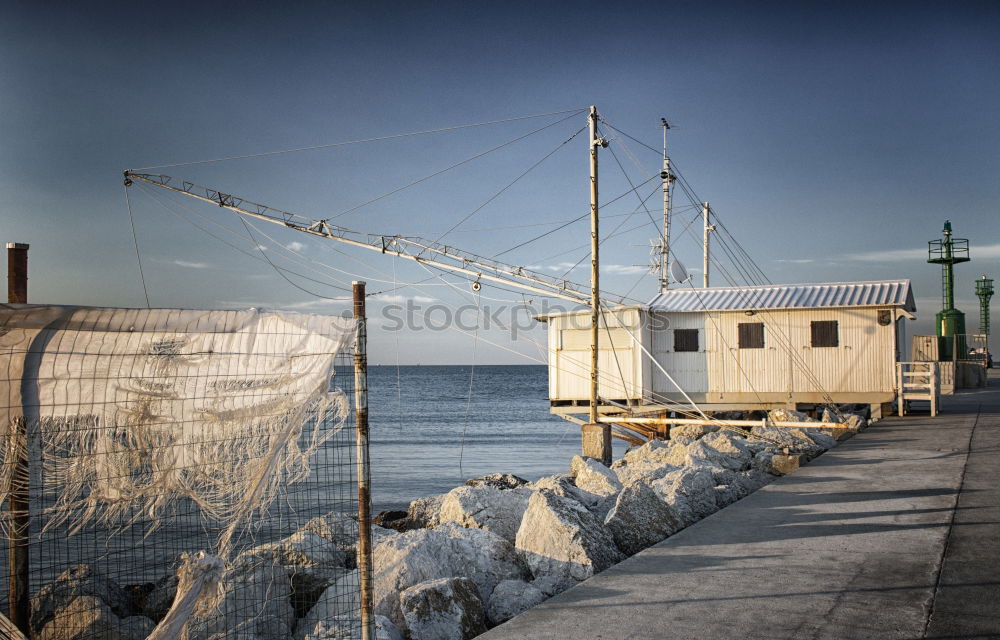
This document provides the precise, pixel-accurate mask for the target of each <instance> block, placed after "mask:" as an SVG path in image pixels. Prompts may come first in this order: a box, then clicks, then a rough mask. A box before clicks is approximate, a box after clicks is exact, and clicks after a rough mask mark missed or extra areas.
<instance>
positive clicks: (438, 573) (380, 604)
mask: <svg viewBox="0 0 1000 640" xmlns="http://www.w3.org/2000/svg"><path fill="white" fill-rule="evenodd" d="M373 556H374V564H375V572H374V577H375V588H374V600H375V613H378V614H380V615H384V616H386V617H388V618H389V619H390V620H392V621H393V622H394V623H395V624H397V625H399V626H400V627H403V626H404V622H403V617H402V612H401V611H400V609H399V597H398V595H399V593H400V592H401V591H403V590H404V589H406V588H408V587H411V586H413V585H415V584H419V583H421V582H426V581H428V580H436V579H438V578H452V577H456V576H464V577H468V578H469V579H471V580H472V581H473V582H474V583H475V585H476V586H477V588H478V589H479V593H480V596H481V597H482V594H487V597H488V594H491V593H493V588H494V587H496V585H497V583H499V582H500V581H501V580H507V579H521V578H525V577H527V576H528V571H527V568H526V567H525V566H524V563H523V562H522V561H521V559H520V558H519V557H518V554H517V553H516V552H515V550H514V547H513V546H512V545H511V544H510V543H509V542H507V541H506V540H504V539H503V538H501V537H500V536H498V535H497V534H495V533H492V532H490V531H485V530H483V529H465V528H463V527H460V526H458V525H457V524H455V523H454V522H447V523H444V524H442V525H441V526H440V527H438V528H436V529H417V530H414V531H407V532H406V533H401V534H398V535H395V536H391V537H387V538H384V539H383V540H382V541H380V542H379V544H378V545H377V546H376V547H375V551H374V554H373ZM481 599H482V598H481Z"/></svg>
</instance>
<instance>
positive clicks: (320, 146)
mask: <svg viewBox="0 0 1000 640" xmlns="http://www.w3.org/2000/svg"><path fill="white" fill-rule="evenodd" d="M584 111H586V109H583V108H580V109H565V110H563V111H552V112H550V113H538V114H534V115H529V116H517V117H513V118H505V119H503V120H489V121H486V122H475V123H472V124H461V125H455V126H451V127H441V128H438V129H426V130H424V131H411V132H409V133H397V134H394V135H388V136H378V137H374V138H362V139H360V140H347V141H342V142H332V143H330V144H318V145H312V146H308V147H297V148H293V149H282V150H280V151H265V152H263V153H248V154H244V155H238V156H227V157H223V158H213V159H210V160H195V161H192V162H175V163H173V164H160V165H156V166H152V167H142V168H139V169H136V171H148V170H150V169H166V168H168V167H184V166H190V165H194V164H208V163H211V162H224V161H227V160H243V159H246V158H260V157H263V156H275V155H279V154H283V153H297V152H300V151H314V150H317V149H330V148H333V147H344V146H348V145H353V144H362V143H366V142H381V141H383V140H394V139H398V138H411V137H414V136H422V135H427V134H432V133H444V132H446V131H456V130H459V129H470V128H472V127H482V126H487V125H493V124H503V123H506V122H516V121H518V120H531V119H533V118H545V117H548V116H559V115H563V114H564V113H572V114H573V115H578V114H580V113H583V112H584Z"/></svg>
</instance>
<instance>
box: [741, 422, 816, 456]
mask: <svg viewBox="0 0 1000 640" xmlns="http://www.w3.org/2000/svg"><path fill="white" fill-rule="evenodd" d="M750 433H751V434H752V435H754V436H757V437H759V438H761V439H763V440H764V441H765V442H767V443H769V444H770V445H772V446H774V447H778V448H781V449H785V448H787V449H789V450H791V451H793V452H796V453H802V454H805V455H806V457H807V458H815V457H816V456H818V455H819V454H821V453H823V452H824V451H825V450H826V449H824V448H823V447H821V446H819V445H817V444H816V443H815V442H814V441H813V440H812V439H810V438H809V437H808V436H806V435H805V433H804V432H802V430H801V429H786V428H778V427H764V426H756V427H754V428H753V429H751V430H750Z"/></svg>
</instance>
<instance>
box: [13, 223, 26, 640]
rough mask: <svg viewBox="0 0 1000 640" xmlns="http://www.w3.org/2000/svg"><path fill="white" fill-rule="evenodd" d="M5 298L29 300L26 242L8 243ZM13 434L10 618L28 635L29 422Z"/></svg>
mask: <svg viewBox="0 0 1000 640" xmlns="http://www.w3.org/2000/svg"><path fill="white" fill-rule="evenodd" d="M7 301H8V302H10V303H16V304H27V302H28V245H27V244H22V243H20V242H8V243H7ZM16 437H17V439H18V440H19V441H20V443H21V444H22V445H23V446H17V443H15V442H8V443H7V446H8V447H10V448H11V450H13V451H14V452H16V453H17V456H18V457H17V460H16V462H15V463H14V464H15V465H16V467H15V469H14V474H13V478H12V481H11V488H10V498H9V499H8V501H7V510H8V513H9V515H10V527H9V529H8V533H7V560H8V568H9V571H10V582H9V593H10V609H9V613H10V615H9V618H10V621H11V622H12V623H14V625H15V626H16V627H17V628H18V629H20V630H21V632H22V633H24V635H25V636H26V637H27V636H28V633H29V631H30V629H29V626H28V622H29V617H30V616H31V591H30V584H29V582H28V571H29V567H30V565H29V561H30V558H29V555H28V532H29V530H30V523H31V520H30V516H29V513H28V498H29V493H28V457H27V456H28V425H27V422H26V421H25V419H24V418H23V417H22V418H19V419H18V420H17V436H16Z"/></svg>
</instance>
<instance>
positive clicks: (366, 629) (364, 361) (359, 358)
mask: <svg viewBox="0 0 1000 640" xmlns="http://www.w3.org/2000/svg"><path fill="white" fill-rule="evenodd" d="M353 288H354V318H355V320H357V322H358V338H357V342H356V343H355V346H354V414H355V417H356V418H357V429H356V438H355V445H356V452H357V466H358V559H357V561H358V575H359V577H360V582H361V585H360V586H361V638H362V640H375V615H374V613H375V612H374V598H373V592H374V589H373V586H374V585H373V577H372V529H371V510H372V502H371V500H372V495H371V470H370V467H369V456H368V319H367V317H366V315H365V283H364V282H359V281H355V282H354V283H353Z"/></svg>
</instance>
